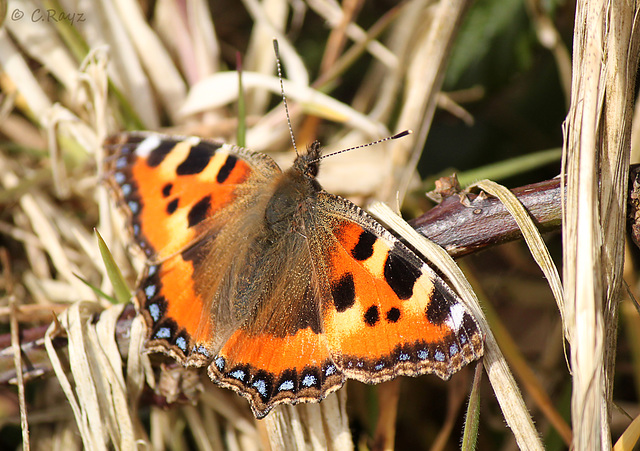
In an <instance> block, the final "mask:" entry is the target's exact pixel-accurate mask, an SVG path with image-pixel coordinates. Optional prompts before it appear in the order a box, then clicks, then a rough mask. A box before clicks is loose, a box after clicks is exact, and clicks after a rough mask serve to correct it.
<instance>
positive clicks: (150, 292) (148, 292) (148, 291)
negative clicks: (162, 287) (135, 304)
mask: <svg viewBox="0 0 640 451" xmlns="http://www.w3.org/2000/svg"><path fill="white" fill-rule="evenodd" d="M144 294H145V296H147V299H151V298H152V297H154V296H155V295H156V286H155V284H154V285H148V286H147V287H145V289H144Z"/></svg>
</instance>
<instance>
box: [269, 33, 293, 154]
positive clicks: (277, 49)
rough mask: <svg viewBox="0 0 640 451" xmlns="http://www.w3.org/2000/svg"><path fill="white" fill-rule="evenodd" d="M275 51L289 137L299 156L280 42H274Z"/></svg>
mask: <svg viewBox="0 0 640 451" xmlns="http://www.w3.org/2000/svg"><path fill="white" fill-rule="evenodd" d="M273 51H274V52H275V53H276V66H277V67H278V79H279V80H280V94H282V102H283V103H284V111H285V112H286V113H287V125H288V126H289V135H290V136H291V143H292V144H293V150H295V151H296V155H298V147H297V146H296V138H295V137H294V136H293V128H292V127H291V116H289V105H287V97H286V96H285V95H284V84H283V83H282V67H281V65H280V49H279V48H278V40H277V39H274V40H273Z"/></svg>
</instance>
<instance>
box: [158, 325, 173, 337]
mask: <svg viewBox="0 0 640 451" xmlns="http://www.w3.org/2000/svg"><path fill="white" fill-rule="evenodd" d="M156 338H171V329H169V328H168V327H161V328H160V329H158V332H156Z"/></svg>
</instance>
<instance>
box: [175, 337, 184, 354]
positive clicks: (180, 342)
mask: <svg viewBox="0 0 640 451" xmlns="http://www.w3.org/2000/svg"><path fill="white" fill-rule="evenodd" d="M176 346H177V347H179V348H180V349H182V352H187V340H185V339H184V337H178V338H176Z"/></svg>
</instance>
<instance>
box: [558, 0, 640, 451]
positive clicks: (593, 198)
mask: <svg viewBox="0 0 640 451" xmlns="http://www.w3.org/2000/svg"><path fill="white" fill-rule="evenodd" d="M639 8H640V5H639V4H638V2H606V1H589V2H587V1H579V2H578V7H577V11H576V22H575V23H576V28H575V36H574V40H573V42H574V48H573V80H572V95H571V108H570V110H569V114H568V116H567V120H566V123H565V130H564V132H565V147H564V155H563V177H564V178H565V180H566V182H567V195H566V198H567V204H566V208H565V210H564V212H563V238H564V240H563V245H564V287H565V301H566V304H565V305H566V314H565V318H566V320H567V326H568V336H567V338H568V340H569V341H570V344H571V367H572V370H573V375H574V377H573V396H572V422H573V432H574V443H573V445H574V447H575V448H576V449H610V448H611V438H610V431H609V422H610V413H609V412H610V406H611V393H612V383H613V377H612V375H613V363H614V359H615V348H616V328H617V316H618V313H617V303H618V298H619V296H620V289H621V285H620V283H621V277H622V266H623V257H624V242H623V240H622V239H620V237H621V236H623V233H624V228H625V205H626V202H625V199H624V198H625V197H626V186H627V178H628V170H629V143H630V130H631V114H632V109H631V102H632V100H633V96H632V93H633V91H634V80H635V74H636V68H637V64H638V50H639V45H640V42H639V39H640V36H638V32H640V28H639V27H638V22H637V21H638V12H639ZM598 175H599V176H600V178H598Z"/></svg>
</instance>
